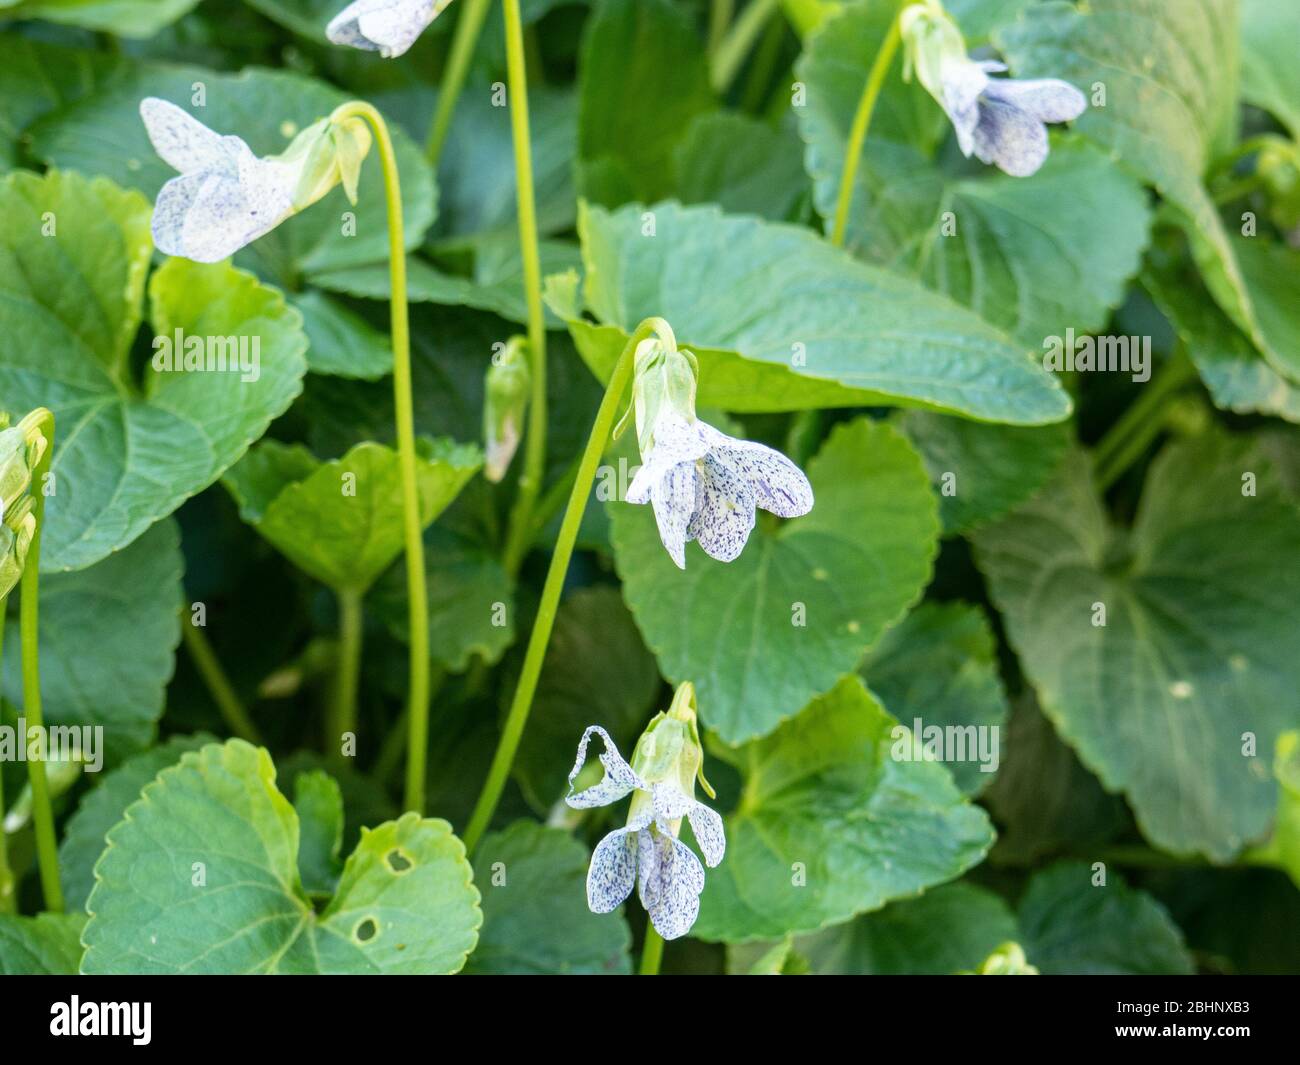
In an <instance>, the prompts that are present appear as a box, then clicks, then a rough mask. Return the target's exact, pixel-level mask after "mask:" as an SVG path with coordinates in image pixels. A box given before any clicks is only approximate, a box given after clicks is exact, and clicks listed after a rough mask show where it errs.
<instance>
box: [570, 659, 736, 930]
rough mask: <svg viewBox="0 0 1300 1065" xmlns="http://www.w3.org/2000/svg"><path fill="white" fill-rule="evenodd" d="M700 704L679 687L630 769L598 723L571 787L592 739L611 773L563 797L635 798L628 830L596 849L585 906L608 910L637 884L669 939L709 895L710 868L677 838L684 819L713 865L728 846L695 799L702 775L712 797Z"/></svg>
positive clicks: (587, 801) (593, 802)
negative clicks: (700, 729) (702, 894)
mask: <svg viewBox="0 0 1300 1065" xmlns="http://www.w3.org/2000/svg"><path fill="white" fill-rule="evenodd" d="M694 700H695V692H694V688H693V687H692V686H691V685H690V684H689V683H687V684H683V685H682V686H681V687H680V688H678V690H677V694H676V696H675V697H674V699H673V705H672V708H671V709H670V710H669V711H668V712H667V713H661V714H658V715H656V716H655V718H654V719H653V720H652V721H651V722H650V724H649V725H648V726H647V727H646V730H645V732H644V733H642V735H641V738H640V739H639V740H638V741H637V745H636V750H635V751H634V752H633V755H632V764H631V765H629V764H628V763H627V762H625V761H624V760H623V757H622V755H620V754H619V753H618V748H617V747H615V746H614V741H613V740H611V739H610V737H609V733H607V732H606V731H605V730H604V729H603V728H601V727H600V726H599V725H592V726H591V727H589V728H588V729H587V730H586V731H585V732H584V733H583V734H582V740H581V742H580V743H579V744H578V757H577V759H576V761H575V762H574V764H573V771H572V772H571V773H570V774H569V786H570V788H572V786H573V781H574V779H575V778H576V777H577V775H578V773H579V772H581V770H582V767H583V765H584V764H585V763H586V761H587V743H588V741H589V740H590V739H591V736H592V735H593V734H595V735H598V736H599V737H600V738H601V742H602V743H604V745H605V751H604V753H603V754H601V755H600V763H601V765H603V766H604V767H605V774H604V776H603V777H602V778H601V780H600V782H599V783H598V784H595V785H593V786H592V787H590V788H587V789H586V790H584V791H580V792H578V793H577V794H576V795H569V796H568V798H566V799H565V802H566V803H568V804H569V806H571V807H573V808H574V809H579V810H581V809H589V808H591V807H593V806H607V805H609V804H610V803H613V802H617V801H618V800H619V799H622V798H623V797H624V796H625V795H628V794H629V793H631V794H632V803H631V806H630V807H629V809H628V818H627V824H626V826H625V827H623V828H618V829H615V830H614V831H613V832H611V833H610V834H609V835H607V836H606V837H605V838H604V839H602V840H601V841H600V842H599V843H598V844H597V845H596V849H595V850H594V851H593V852H592V855H591V866H590V867H589V869H588V870H587V905H588V907H590V909H591V911H592V912H593V913H609V912H611V911H612V910H615V909H617V908H618V907H619V906H620V905H622V903H623V902H624V900H626V899H627V897H628V896H629V895H630V894H632V888H633V887H634V886H636V887H638V889H639V895H640V898H641V905H642V906H644V907H645V909H646V912H647V913H648V914H649V915H650V922H651V924H652V925H654V928H655V931H656V932H658V933H659V934H660V935H661V936H662V937H663V938H664V939H677V938H678V937H680V936H684V935H685V934H686V933H687V932H689V931H690V930H691V926H692V925H694V924H695V918H696V916H697V915H698V914H699V912H700V892H701V891H703V890H704V867H703V866H702V865H701V864H700V860H699V858H697V857H696V856H695V853H694V851H692V850H691V849H690V848H689V847H688V846H686V844H685V843H683V842H682V841H681V840H680V839H678V838H677V837H678V834H679V832H680V831H681V823H682V818H683V817H684V818H686V820H688V821H689V822H690V825H691V830H692V831H693V832H694V833H695V840H696V842H697V843H698V844H699V847H700V851H701V852H702V853H703V855H704V861H705V862H706V863H707V864H708V865H709V866H710V868H712V867H713V866H716V865H717V864H718V863H719V862H721V861H722V856H723V853H724V852H725V851H726V847H727V841H726V835H725V833H724V831H723V826H722V818H721V817H719V816H718V814H717V812H716V811H714V810H711V809H709V807H707V806H705V805H704V804H703V803H702V802H698V801H696V799H695V781H696V779H697V778H698V780H699V781H700V783H701V785H702V786H703V787H704V789H705V791H707V792H708V793H709V794H710V795H712V794H713V791H712V789H711V788H710V787H709V786H708V782H707V781H705V779H704V775H703V771H702V766H703V760H704V754H703V750H702V748H701V745H700V740H699V732H698V729H697V726H696V721H695V709H694Z"/></svg>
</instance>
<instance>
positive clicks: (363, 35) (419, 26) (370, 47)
mask: <svg viewBox="0 0 1300 1065" xmlns="http://www.w3.org/2000/svg"><path fill="white" fill-rule="evenodd" d="M449 2H450V0H356V2H355V3H352V4H349V5H348V6H347V7H345V8H344V9H343V10H342V11H340V12H339V13H338V14H337V15H335V16H334V17H333V18H332V19H330V22H329V25H328V26H326V27H325V36H327V37H328V38H329V39H330V41H332V42H333V43H334V44H342V45H348V46H350V47H352V48H362V49H365V50H366V51H370V52H378V53H379V54H380V55H381V56H383V57H384V58H385V59H393V58H395V57H397V56H399V55H403V54H404V53H405V52H406V51H407V50H408V49H409V48H410V47H411V45H413V44H414V43H415V42H416V40H417V39H418V38H419V36H420V34H422V33H423V32H424V31H425V30H426V29H427V28H428V26H429V23H431V22H432V21H433V20H434V19H435V18H437V16H438V14H439V13H440V12H441V11H442V10H443V8H445V7H446V6H447V4H448V3H449Z"/></svg>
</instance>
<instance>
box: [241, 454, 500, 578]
mask: <svg viewBox="0 0 1300 1065" xmlns="http://www.w3.org/2000/svg"><path fill="white" fill-rule="evenodd" d="M417 443H418V445H419V446H418V449H417V450H418V452H419V453H418V454H417V456H416V469H415V477H416V487H417V490H418V492H419V496H420V522H421V525H428V524H429V523H430V522H432V521H433V520H434V519H435V518H436V517H437V516H438V515H439V514H441V513H442V511H443V510H445V509H446V507H447V505H448V504H449V503H450V502H451V501H452V500H453V499H455V497H456V494H457V493H458V492H459V491H460V490H461V488H463V487H464V486H465V482H466V481H468V480H469V479H470V478H471V477H473V476H474V474H475V473H476V472H477V471H478V468H479V466H480V465H481V464H482V456H481V454H480V453H479V450H478V448H477V447H475V446H473V445H466V444H455V443H452V442H451V441H450V440H445V439H442V440H436V441H430V440H425V439H421V440H419V441H418V442H417ZM305 456H306V457H305ZM308 458H309V455H308V453H306V452H305V450H304V449H302V448H300V447H298V448H289V447H286V446H285V445H283V444H280V443H277V442H275V441H271V440H268V441H266V442H265V443H262V444H260V445H258V446H257V447H256V448H254V449H253V450H252V451H250V452H249V454H248V455H247V456H246V457H245V459H244V460H243V461H242V462H240V463H239V464H238V465H236V466H235V467H233V468H232V469H231V470H230V471H229V472H228V473H227V474H226V477H225V484H226V486H227V487H228V488H229V489H230V491H231V494H232V495H234V496H235V498H236V499H237V500H238V501H239V502H240V505H241V506H240V509H241V512H242V513H243V515H244V517H245V518H246V519H247V520H248V521H250V522H252V524H253V525H254V527H255V528H256V529H257V531H258V532H259V533H261V534H262V535H263V536H264V537H266V539H267V540H269V541H270V542H271V543H272V544H274V545H275V547H276V548H277V549H278V550H280V551H281V552H283V553H284V555H285V556H286V557H288V558H289V559H290V560H291V561H292V562H293V563H294V565H296V566H297V567H298V568H299V569H301V570H303V572H305V573H308V574H310V575H311V576H312V577H315V578H316V579H317V580H318V581H321V582H322V583H324V584H328V585H329V586H330V587H331V588H333V589H335V590H336V591H342V592H357V593H364V592H365V591H366V590H367V589H368V588H369V587H370V585H371V584H373V583H374V581H375V579H376V578H377V577H378V576H379V575H380V574H381V573H383V572H384V570H386V569H387V568H388V567H389V566H390V565H392V563H393V560H394V559H395V558H397V556H398V555H399V554H401V552H402V542H403V532H402V476H401V459H400V457H399V456H398V454H397V452H396V451H394V450H393V449H392V448H389V447H386V446H384V445H383V444H375V443H369V442H367V443H363V444H358V445H357V446H356V447H354V448H352V450H351V451H349V452H348V453H347V454H346V455H344V456H343V457H342V458H341V459H334V460H332V461H330V462H323V463H316V462H315V460H314V459H310V462H309V461H308ZM307 465H310V466H311V470H310V472H309V473H307V474H306V475H305V476H303V475H302V472H303V469H304V466H307ZM295 467H296V468H295ZM295 474H297V476H295Z"/></svg>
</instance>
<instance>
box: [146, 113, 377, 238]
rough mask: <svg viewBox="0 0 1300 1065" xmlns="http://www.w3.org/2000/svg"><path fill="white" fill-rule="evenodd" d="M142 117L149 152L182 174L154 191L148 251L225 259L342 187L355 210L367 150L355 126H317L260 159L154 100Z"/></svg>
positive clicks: (364, 134)
mask: <svg viewBox="0 0 1300 1065" xmlns="http://www.w3.org/2000/svg"><path fill="white" fill-rule="evenodd" d="M140 117H141V118H142V119H143V120H144V125H145V129H146V130H147V131H148V133H149V140H150V141H151V142H152V143H153V146H154V150H155V151H157V153H158V154H159V155H160V156H162V158H163V160H164V161H165V162H166V163H167V164H168V165H170V166H172V167H174V168H175V169H177V170H179V171H180V177H174V178H172V179H171V180H170V181H168V182H167V183H166V184H165V185H163V187H162V188H161V189H160V190H159V191H158V198H157V201H156V202H155V203H154V210H153V227H152V228H153V241H154V244H155V246H157V248H158V250H159V251H161V252H163V253H164V254H166V255H178V256H183V257H184V258H186V259H193V260H194V261H195V262H200V263H215V262H220V261H221V260H222V259H226V258H228V257H230V256H231V255H233V254H234V253H235V252H237V251H238V250H239V249H240V248H242V247H244V246H245V245H247V244H251V243H252V242H253V241H255V240H256V239H257V238H258V237H261V236H263V235H265V234H266V233H269V232H270V231H271V230H272V229H274V228H275V227H276V226H278V225H279V224H280V223H281V222H283V221H284V220H285V219H286V218H288V217H290V216H291V215H294V214H296V213H297V212H299V211H301V210H302V209H303V208H304V207H307V206H309V205H311V204H313V203H315V202H316V201H317V200H319V199H320V198H321V197H322V196H324V195H325V194H326V193H327V192H329V191H330V189H332V188H333V187H334V186H335V185H336V184H339V183H340V182H341V183H342V184H343V186H344V188H345V190H346V191H347V194H348V198H349V199H350V200H352V202H353V203H355V202H356V182H357V175H358V172H359V170H360V167H361V161H362V160H363V159H364V158H365V155H366V152H367V151H369V149H370V132H369V130H367V129H366V127H365V125H364V123H362V122H361V121H360V120H358V119H348V120H345V121H343V122H341V123H334V122H331V121H330V119H327V118H326V119H321V120H320V121H319V122H315V123H313V124H312V125H310V126H308V127H307V128H306V129H304V130H302V131H301V132H300V133H299V134H298V135H297V136H296V137H295V138H294V139H293V141H292V142H291V143H290V144H289V146H288V148H286V149H285V150H284V151H283V152H282V153H281V154H279V155H273V156H267V157H266V158H259V157H258V156H256V155H254V154H253V151H252V149H251V148H249V146H248V145H247V144H246V143H244V141H243V140H242V139H241V138H239V137H235V136H222V135H221V134H219V133H215V132H213V131H212V130H210V129H208V127H207V126H205V125H204V124H203V123H202V122H200V121H199V120H198V119H196V118H194V117H193V116H192V115H190V114H189V113H188V112H187V111H185V110H183V109H182V108H180V107H177V106H176V105H175V104H173V103H169V102H168V101H166V100H160V99H158V98H157V97H156V96H149V97H146V98H145V99H143V100H141V101H140Z"/></svg>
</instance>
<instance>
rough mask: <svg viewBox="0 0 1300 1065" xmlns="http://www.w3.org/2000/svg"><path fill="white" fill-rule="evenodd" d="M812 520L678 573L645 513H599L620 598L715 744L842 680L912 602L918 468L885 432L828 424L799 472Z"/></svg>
mask: <svg viewBox="0 0 1300 1065" xmlns="http://www.w3.org/2000/svg"><path fill="white" fill-rule="evenodd" d="M808 476H809V480H810V481H811V482H812V486H813V494H814V496H815V498H816V502H815V503H814V504H813V509H812V511H811V513H809V514H807V515H805V516H804V517H802V518H795V519H794V520H792V521H788V522H784V523H779V522H777V521H776V520H775V519H773V520H771V521H768V520H767V518H768V516H767V515H764V517H763V520H762V521H760V522H759V523H758V525H757V526H755V528H754V531H753V532H752V533H751V534H750V537H749V543H748V545H747V546H746V547H745V550H744V551H743V552H742V553H741V555H740V557H739V558H737V559H736V560H735V561H734V562H716V561H714V560H713V559H711V558H709V557H708V556H706V555H705V554H704V552H703V551H701V550H699V548H698V547H691V546H689V545H688V550H687V553H686V568H685V570H679V569H678V568H677V566H676V565H675V564H674V563H673V560H672V559H671V558H670V557H669V556H668V552H667V551H665V550H664V548H663V545H662V544H661V543H660V541H659V532H658V529H657V527H656V525H655V519H654V514H653V513H652V512H651V509H650V507H648V506H636V507H634V506H632V505H631V504H628V503H621V502H615V503H610V504H609V507H608V509H609V513H610V518H611V522H612V525H613V542H614V557H615V561H616V563H617V565H618V571H619V575H620V576H621V577H622V578H623V595H624V598H625V599H626V600H627V604H628V606H629V607H630V608H631V610H632V615H633V616H634V617H635V618H636V621H637V625H638V626H639V627H640V629H641V633H642V635H644V636H645V640H646V644H647V646H648V647H649V648H650V649H651V650H652V651H653V652H654V653H655V656H656V657H657V658H658V659H659V666H660V668H661V669H662V670H663V673H664V675H665V676H666V677H668V678H669V680H671V681H673V682H674V683H678V682H680V681H685V680H689V681H692V682H693V683H694V684H695V688H696V691H697V692H698V693H699V705H700V719H701V720H702V721H703V722H704V724H706V725H707V726H708V727H709V728H711V729H714V730H715V731H717V733H718V734H719V735H720V736H721V737H722V738H723V739H724V740H726V741H727V742H728V743H743V742H745V741H746V740H751V739H754V738H756V737H758V736H765V735H767V734H768V733H769V732H771V731H772V730H773V729H774V728H776V727H777V725H779V724H780V723H781V722H782V721H783V720H784V719H786V718H788V717H791V716H793V715H794V714H796V713H798V712H799V711H800V710H801V709H803V707H804V706H806V705H807V704H808V702H809V700H811V699H813V698H815V697H816V696H818V695H821V694H823V693H825V692H827V691H829V690H830V689H831V688H832V687H834V686H835V682H836V681H837V680H839V678H840V677H842V676H843V675H844V674H845V673H849V672H852V671H853V670H854V669H856V668H857V666H858V663H859V662H860V661H861V660H862V656H863V654H864V653H865V652H866V650H867V648H868V647H869V646H870V645H871V644H872V643H873V642H874V641H875V639H876V638H877V637H878V636H879V635H880V633H881V632H883V631H884V630H885V629H886V628H888V627H889V626H890V625H892V624H893V623H894V622H896V621H897V620H898V619H899V618H900V617H901V616H902V614H903V613H904V611H906V609H907V608H908V606H910V605H911V604H912V602H913V601H914V600H915V599H916V598H917V596H919V595H920V593H921V589H922V588H924V587H925V584H926V582H927V581H928V580H929V577H930V567H931V563H932V562H933V559H934V554H935V550H936V546H937V538H938V520H937V518H936V514H935V502H934V496H933V495H932V494H931V493H930V488H929V483H928V480H927V478H926V476H925V471H924V469H923V468H922V466H921V461H920V459H919V458H918V457H917V455H916V452H914V451H913V450H912V449H911V447H910V446H909V445H908V444H907V441H905V440H904V439H903V438H902V437H901V436H900V435H899V434H898V433H897V432H896V431H895V430H894V429H892V428H890V427H889V426H887V425H884V424H882V423H880V422H872V421H869V420H867V419H865V418H861V419H858V420H857V421H854V422H850V423H847V424H844V425H841V426H839V427H837V428H836V430H835V431H834V432H833V433H832V434H831V437H830V439H829V440H828V441H827V442H826V445H825V446H824V447H823V448H822V450H821V452H820V453H819V454H818V455H817V457H816V458H814V459H813V460H812V462H811V463H810V464H809V466H808Z"/></svg>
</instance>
